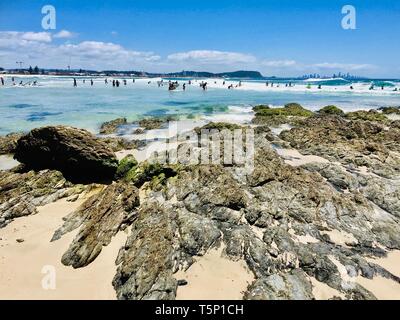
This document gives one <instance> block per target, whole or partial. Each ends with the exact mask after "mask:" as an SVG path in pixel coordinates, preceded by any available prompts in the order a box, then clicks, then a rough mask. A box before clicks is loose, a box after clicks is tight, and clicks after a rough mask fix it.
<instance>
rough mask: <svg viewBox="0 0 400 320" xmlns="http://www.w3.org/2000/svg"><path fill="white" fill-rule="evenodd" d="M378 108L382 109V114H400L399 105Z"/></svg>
mask: <svg viewBox="0 0 400 320" xmlns="http://www.w3.org/2000/svg"><path fill="white" fill-rule="evenodd" d="M378 110H380V111H382V113H383V114H400V106H399V107H382V108H379V109H378Z"/></svg>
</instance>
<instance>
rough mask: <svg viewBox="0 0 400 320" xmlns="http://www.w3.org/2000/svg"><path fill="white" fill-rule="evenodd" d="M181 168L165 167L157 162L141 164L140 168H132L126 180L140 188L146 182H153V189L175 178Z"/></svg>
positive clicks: (126, 175)
mask: <svg viewBox="0 0 400 320" xmlns="http://www.w3.org/2000/svg"><path fill="white" fill-rule="evenodd" d="M178 170H179V166H175V165H166V166H163V165H161V164H160V163H157V162H148V161H144V162H141V163H140V164H139V165H138V166H134V167H132V168H131V169H130V170H129V171H128V172H127V173H126V174H125V178H124V179H125V180H126V181H129V182H132V183H133V184H134V185H135V186H136V187H138V188H140V187H141V186H142V185H143V184H144V183H145V182H150V181H151V182H152V185H153V187H156V186H160V185H163V184H164V182H165V181H166V179H168V178H170V177H174V176H176V174H177V171H178Z"/></svg>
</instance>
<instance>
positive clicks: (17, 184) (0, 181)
mask: <svg viewBox="0 0 400 320" xmlns="http://www.w3.org/2000/svg"><path fill="white" fill-rule="evenodd" d="M83 190H84V187H83V186H75V187H74V186H73V185H72V184H71V183H70V182H68V181H67V180H65V178H64V177H63V175H62V174H61V172H58V171H50V170H43V171H40V172H34V171H29V172H26V173H16V172H11V171H0V228H2V227H4V226H6V225H7V224H8V223H10V222H11V221H12V220H13V219H15V218H19V217H22V216H27V215H30V214H35V213H37V210H36V207H38V206H43V205H45V204H48V203H51V202H54V201H56V200H58V199H60V198H64V197H69V196H71V195H74V194H78V193H81V192H82V191H83Z"/></svg>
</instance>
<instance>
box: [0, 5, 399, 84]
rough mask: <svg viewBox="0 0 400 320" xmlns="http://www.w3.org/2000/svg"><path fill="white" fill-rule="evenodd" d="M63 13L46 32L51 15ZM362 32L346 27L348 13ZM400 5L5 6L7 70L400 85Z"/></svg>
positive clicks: (0, 48)
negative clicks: (259, 76)
mask: <svg viewBox="0 0 400 320" xmlns="http://www.w3.org/2000/svg"><path fill="white" fill-rule="evenodd" d="M47 4H51V5H53V6H54V7H55V8H56V23H57V28H56V30H43V29H42V26H41V21H42V18H43V14H42V13H41V8H42V7H43V6H44V5H47ZM348 4H350V5H353V6H354V7H355V8H356V10H357V11H356V12H357V15H356V17H357V29H356V30H344V29H343V28H342V26H341V20H342V18H343V16H344V15H343V14H342V13H341V9H342V7H343V6H344V5H348ZM399 34H400V1H398V0H379V1H376V0H348V1H341V0H337V1H335V0H330V1H316V0H303V1H293V0H292V1H289V0H279V1H277V0H275V1H265V0H264V1H261V0H260V1H254V0H247V1H244V0H243V1H238V0H230V1H226V0H218V1H216V0H214V1H211V0H203V1H201V0H197V1H192V0H186V1H181V0H171V1H167V0H164V1H150V0H131V1H129V0H124V1H123V0H114V1H95V0H92V1H82V0H80V1H77V0H68V1H65V0H64V1H59V0H46V1H35V0H25V1H22V0H13V1H3V0H1V1H0V66H3V67H15V66H16V64H15V62H16V61H23V62H24V65H39V66H40V67H57V68H65V67H66V66H67V65H69V64H71V66H72V67H73V68H93V69H131V70H146V71H154V72H156V71H179V70H183V69H185V70H210V71H228V70H237V69H254V70H259V71H261V72H262V73H263V74H265V75H278V76H292V75H301V74H303V73H313V72H317V73H321V74H326V75H330V74H332V73H337V72H339V71H341V72H350V73H352V74H358V75H364V76H375V77H396V78H399V77H400V63H399V51H400V50H399V49H400V41H399V40H398V39H399Z"/></svg>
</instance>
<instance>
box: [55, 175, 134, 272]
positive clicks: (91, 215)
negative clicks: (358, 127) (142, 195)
mask: <svg viewBox="0 0 400 320" xmlns="http://www.w3.org/2000/svg"><path fill="white" fill-rule="evenodd" d="M138 206H139V192H138V190H137V188H136V187H134V186H133V185H132V184H128V183H125V182H119V183H113V184H111V185H109V186H107V187H105V188H104V190H102V191H101V192H100V193H98V194H95V195H93V196H91V197H90V198H89V199H88V200H86V201H85V202H84V203H83V204H82V205H81V206H80V207H79V208H78V210H77V211H75V212H73V213H72V214H70V215H69V216H68V218H67V220H66V221H65V222H64V224H63V225H62V226H61V227H60V228H59V229H58V230H57V231H56V232H55V233H54V235H53V238H52V240H51V241H55V240H58V239H59V238H61V236H62V235H64V234H65V233H67V232H70V231H72V230H74V229H76V228H78V227H80V229H79V233H78V235H77V236H76V237H75V239H74V241H73V242H72V243H71V245H70V246H69V248H68V250H67V251H66V252H65V253H64V255H63V257H62V260H61V261H62V263H63V264H64V265H67V266H73V267H74V268H81V267H84V266H86V265H88V264H89V263H91V262H92V261H93V260H94V259H96V257H97V256H98V255H99V254H100V252H101V250H102V247H103V246H107V245H108V244H109V243H110V242H111V239H112V237H113V236H115V235H116V234H117V232H118V231H120V230H122V229H123V228H124V226H126V225H130V224H131V223H132V222H133V220H134V219H135V218H136V208H137V207H138Z"/></svg>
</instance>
